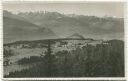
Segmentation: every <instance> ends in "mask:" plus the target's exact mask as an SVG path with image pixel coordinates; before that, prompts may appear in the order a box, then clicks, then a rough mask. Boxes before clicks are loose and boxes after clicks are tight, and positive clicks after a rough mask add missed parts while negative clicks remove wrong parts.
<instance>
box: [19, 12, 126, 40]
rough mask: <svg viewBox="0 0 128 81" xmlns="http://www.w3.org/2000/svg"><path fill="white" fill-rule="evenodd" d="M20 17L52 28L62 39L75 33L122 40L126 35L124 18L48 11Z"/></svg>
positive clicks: (20, 14)
mask: <svg viewBox="0 0 128 81" xmlns="http://www.w3.org/2000/svg"><path fill="white" fill-rule="evenodd" d="M18 15H19V16H21V17H24V18H25V19H26V20H28V21H30V22H32V23H34V24H36V25H39V26H41V27H47V28H50V29H51V30H53V31H54V32H55V33H56V34H58V35H60V37H67V36H70V35H72V34H73V33H79V34H81V35H83V36H84V37H87V38H89V37H92V38H99V39H101V38H103V39H104V38H105V39H122V38H123V35H124V33H123V32H124V21H123V18H112V17H104V18H99V17H95V16H85V15H75V14H74V15H67V14H60V13H58V12H46V11H45V12H43V11H42V12H28V13H27V12H26V13H19V14H18ZM32 18H33V19H32ZM58 30H59V31H58Z"/></svg>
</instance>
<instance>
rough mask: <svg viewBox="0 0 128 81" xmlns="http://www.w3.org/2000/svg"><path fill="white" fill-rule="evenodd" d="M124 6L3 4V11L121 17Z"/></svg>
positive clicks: (115, 4)
mask: <svg viewBox="0 0 128 81" xmlns="http://www.w3.org/2000/svg"><path fill="white" fill-rule="evenodd" d="M123 8H124V5H123V3H119V2H88V3H87V2H84V3H83V2H79V3H78V2H77V3H76V2H56V3H55V2H54V3H53V2H49V3H48V2H4V3H3V9H4V10H8V11H13V12H14V13H17V12H28V11H44V10H46V11H50V12H56V11H57V12H60V13H65V14H78V15H94V16H115V17H123V15H124V10H123Z"/></svg>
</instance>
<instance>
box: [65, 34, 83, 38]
mask: <svg viewBox="0 0 128 81" xmlns="http://www.w3.org/2000/svg"><path fill="white" fill-rule="evenodd" d="M67 38H72V39H85V38H84V37H83V36H82V35H80V34H78V33H74V34H73V35H71V36H69V37H67Z"/></svg>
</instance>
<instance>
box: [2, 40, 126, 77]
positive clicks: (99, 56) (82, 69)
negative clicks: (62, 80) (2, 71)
mask: <svg viewBox="0 0 128 81" xmlns="http://www.w3.org/2000/svg"><path fill="white" fill-rule="evenodd" d="M107 42H108V44H97V45H96V46H93V45H90V44H87V45H86V46H83V47H82V48H79V47H78V48H76V50H72V51H67V50H63V51H59V52H57V53H53V52H52V49H51V43H50V41H49V42H48V45H47V52H45V56H40V57H30V58H23V59H22V60H20V61H19V64H25V63H33V62H34V61H36V62H40V63H37V65H36V67H32V68H29V69H23V70H21V71H15V72H10V73H9V75H5V76H4V77H123V76H124V42H123V41H121V40H110V41H107ZM5 52H6V51H5Z"/></svg>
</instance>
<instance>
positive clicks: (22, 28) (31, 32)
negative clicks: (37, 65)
mask: <svg viewBox="0 0 128 81" xmlns="http://www.w3.org/2000/svg"><path fill="white" fill-rule="evenodd" d="M3 29H4V32H3V33H4V43H8V42H14V41H17V40H39V39H47V38H55V37H57V36H56V35H55V33H54V32H53V31H52V30H50V29H48V28H45V27H40V26H37V25H35V24H32V23H30V22H27V21H23V20H18V19H13V18H9V17H3Z"/></svg>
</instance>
